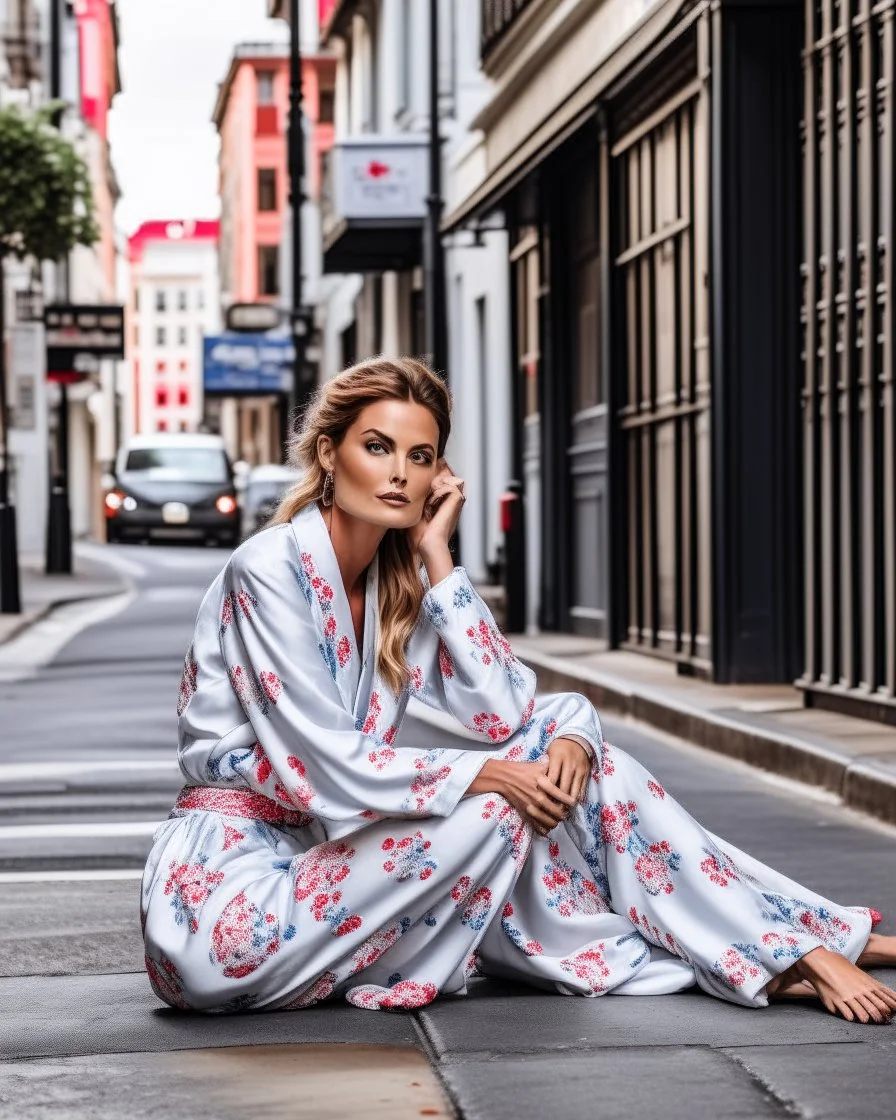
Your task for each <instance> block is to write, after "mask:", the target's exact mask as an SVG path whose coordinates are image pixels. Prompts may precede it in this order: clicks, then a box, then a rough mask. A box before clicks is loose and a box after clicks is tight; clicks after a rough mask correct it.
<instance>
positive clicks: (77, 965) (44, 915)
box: [0, 879, 143, 976]
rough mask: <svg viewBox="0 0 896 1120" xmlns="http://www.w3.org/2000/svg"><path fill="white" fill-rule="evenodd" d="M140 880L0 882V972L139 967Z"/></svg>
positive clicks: (82, 971)
mask: <svg viewBox="0 0 896 1120" xmlns="http://www.w3.org/2000/svg"><path fill="white" fill-rule="evenodd" d="M139 907H140V883H139V881H138V880H135V879H132V880H126V881H123V882H121V881H111V882H102V881H100V882H81V883H77V882H69V883H66V882H56V883H3V884H0V976H31V975H36V974H38V973H42V974H45V975H48V976H61V975H68V974H71V975H76V974H78V973H80V974H82V975H86V974H88V973H102V972H110V973H115V972H143V938H142V937H141V935H140V918H139Z"/></svg>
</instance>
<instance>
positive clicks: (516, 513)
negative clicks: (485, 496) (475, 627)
mask: <svg viewBox="0 0 896 1120" xmlns="http://www.w3.org/2000/svg"><path fill="white" fill-rule="evenodd" d="M499 502H500V510H501V532H502V533H503V534H504V599H505V610H506V624H505V625H506V629H507V630H508V632H510V633H512V634H521V633H523V632H524V631H525V629H526V532H525V522H524V520H523V485H522V483H521V482H520V481H519V480H518V479H515V478H512V479H511V480H510V482H508V483H507V489H506V490H505V491H504V493H503V494H502V495H501V496H500V498H499Z"/></svg>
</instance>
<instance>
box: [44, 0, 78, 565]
mask: <svg viewBox="0 0 896 1120" xmlns="http://www.w3.org/2000/svg"><path fill="white" fill-rule="evenodd" d="M61 3H62V0H50V97H51V99H52V100H53V101H58V100H59V98H60V97H61V95H62V28H61ZM53 123H54V124H55V125H56V127H57V128H59V127H60V126H61V124H62V110H61V109H60V111H59V112H58V113H56V114H55V115H54V118H53ZM60 272H61V274H62V280H63V285H64V287H63V293H64V296H65V298H66V299H68V262H67V260H64V259H63V260H60V261H57V262H56V275H57V277H58V276H59V275H60ZM57 298H58V293H57ZM59 389H60V394H59V407H58V409H57V413H56V456H55V468H56V469H55V471H54V472H53V477H52V479H51V481H50V502H49V507H48V509H47V555H46V571H47V572H48V573H53V574H63V575H69V574H70V573H71V570H72V513H71V508H70V506H69V500H68V389H67V388H66V386H65V385H64V384H62V385H60V386H59Z"/></svg>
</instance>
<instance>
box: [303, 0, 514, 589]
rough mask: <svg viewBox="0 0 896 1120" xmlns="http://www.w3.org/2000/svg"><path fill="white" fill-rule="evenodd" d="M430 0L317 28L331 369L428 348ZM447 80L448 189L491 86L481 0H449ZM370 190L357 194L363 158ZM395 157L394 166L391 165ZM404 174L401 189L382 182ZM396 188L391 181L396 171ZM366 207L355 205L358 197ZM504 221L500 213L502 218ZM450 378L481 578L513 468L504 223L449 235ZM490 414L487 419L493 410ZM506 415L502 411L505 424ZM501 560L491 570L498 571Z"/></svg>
mask: <svg viewBox="0 0 896 1120" xmlns="http://www.w3.org/2000/svg"><path fill="white" fill-rule="evenodd" d="M428 8H429V6H428V5H427V4H425V3H423V2H422V0H421V2H412V3H409V2H402V0H374V2H370V3H357V2H351V0H341V2H338V3H335V4H331V5H329V9H330V10H329V11H328V13H327V18H326V19H325V20H324V22H323V26H322V29H321V34H322V39H323V42H324V44H325V45H326V46H328V47H330V48H332V49H334V50H335V51H336V53H337V55H338V59H339V61H338V64H337V71H336V138H335V146H334V150H333V153H332V155H331V158H330V160H329V166H328V168H327V175H328V182H325V187H324V214H323V249H324V253H323V260H324V271H325V273H327V274H333V273H340V272H341V273H343V274H344V276H343V279H342V280H341V282H340V283H338V284H336V285H335V286H333V287H332V288H330V289H329V290H325V291H324V292H323V300H322V302H321V303H320V304H319V308H318V321H319V325H320V326H321V329H322V349H323V359H322V368H323V370H324V371H325V372H326V373H329V374H330V375H332V374H334V373H335V372H337V371H338V370H339V369H341V368H343V367H344V366H345V365H347V364H349V363H351V362H353V361H355V360H358V359H360V358H363V357H365V356H367V355H371V354H376V353H383V354H411V355H415V356H424V357H425V354H424V351H425V329H424V313H423V308H424V293H423V267H422V266H423V216H424V214H425V210H426V202H425V200H426V195H427V194H428V190H429V184H428V178H427V134H428V130H429V108H428V50H427V44H428V35H429V16H428ZM440 18H441V25H440V35H439V40H440V42H439V51H440V57H439V69H440V74H439V89H440V109H441V124H440V128H441V135H442V138H443V153H444V160H443V193H444V195H445V196H446V199H450V198H451V197H452V195H453V194H454V193H456V192H454V190H453V187H452V184H451V177H452V174H453V167H454V165H455V163H456V161H457V160H458V158H460V157H462V156H463V154H464V151H465V149H466V148H467V147H468V146H469V143H470V138H469V134H468V125H469V122H470V120H471V119H472V118H473V116H474V115H475V113H476V112H477V111H478V110H479V108H480V107H481V106H482V105H483V104H484V102H485V101H486V99H487V96H488V87H487V83H486V80H485V79H484V77H483V75H482V74H481V72H480V70H479V55H478V43H479V18H480V5H479V3H478V0H440ZM371 167H373V168H375V169H376V174H377V176H379V181H378V183H377V184H371V183H367V184H365V189H366V187H374V188H375V189H371V190H367V193H366V196H365V199H364V200H363V201H361V203H360V208H357V207H358V204H359V199H358V197H357V196H353V195H352V190H353V186H352V184H353V183H354V184H356V183H358V182H359V181H361V180H363V179H364V177H365V175H366V173H367V172H366V169H369V168H371ZM384 168H385V169H386V171H385V172H384V171H383V169H384ZM399 174H400V176H401V182H400V184H399V183H398V182H396V189H395V190H394V191H392V194H391V198H392V199H393V200H398V206H397V207H396V206H395V205H394V204H393V203H390V202H388V201H386V200H387V198H388V197H389V192H388V191H383V190H381V189H379V188H381V187H382V186H383V185H385V184H386V183H387V181H388V180H389V178H390V175H394V176H396V177H397V176H398V175H399ZM388 185H389V186H390V187H391V182H389V183H388ZM353 206H354V207H356V208H355V209H354V210H353V209H352V207H353ZM493 224H497V225H500V222H497V223H494V222H493ZM446 288H447V304H448V309H447V314H448V323H449V338H448V348H449V369H448V374H449V384H450V387H451V391H452V394H453V397H454V404H455V410H454V421H453V423H454V427H453V432H452V437H451V441H450V443H449V445H448V450H447V457H448V460H449V462H450V463H451V466H452V468H453V469H454V470H455V471H456V472H457V473H459V474H461V475H463V477H464V478H465V479H466V480H467V494H468V495H469V499H468V501H467V505H466V508H465V513H464V519H463V523H462V526H461V528H462V532H461V548H462V559H463V563H464V565H465V566H466V567H467V569H468V570H469V571H470V573H471V575H472V577H473V578H474V579H476V580H480V581H483V580H485V579H487V578H488V577H489V574H490V568H491V566H492V565H494V564H495V562H496V561H497V560H498V558H499V547H500V545H501V533H500V531H499V520H498V498H499V495H500V494H501V493H502V491H504V489H505V488H506V484H507V481H508V479H509V478H510V464H511V458H510V425H509V424H504V423H501V422H500V418H501V417H503V416H505V415H506V414H507V412H508V410H509V405H510V361H511V356H510V335H509V326H508V324H509V303H508V299H509V297H508V275H507V239H506V234H505V233H504V231H503V230H501V229H492V230H490V231H484V232H482V233H481V234H480V235H478V236H477V237H474V236H473V234H471V233H467V232H465V233H463V234H459V235H458V236H457V237H456V238H455V239H454V240H453V241H449V242H446ZM489 417H491V418H492V419H491V421H490V422H488V423H487V418H489ZM496 418H497V419H498V421H499V422H497V423H496V422H495V420H496ZM492 570H493V569H492Z"/></svg>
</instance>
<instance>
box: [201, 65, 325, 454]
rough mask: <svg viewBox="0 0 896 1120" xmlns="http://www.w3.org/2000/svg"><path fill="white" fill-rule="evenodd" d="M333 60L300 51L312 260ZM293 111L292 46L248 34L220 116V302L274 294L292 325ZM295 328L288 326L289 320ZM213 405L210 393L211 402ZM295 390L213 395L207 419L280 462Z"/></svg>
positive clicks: (241, 445) (247, 448)
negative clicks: (290, 140) (290, 126)
mask: <svg viewBox="0 0 896 1120" xmlns="http://www.w3.org/2000/svg"><path fill="white" fill-rule="evenodd" d="M334 68H335V64H334V61H333V59H331V58H327V57H321V56H318V55H310V56H306V57H304V58H303V72H302V92H303V110H304V116H305V120H306V148H307V151H306V167H307V174H306V180H305V192H306V195H307V197H308V199H309V205H307V206H306V207H305V208H304V213H303V217H304V218H305V221H304V222H303V234H304V238H305V242H306V245H307V248H308V252H307V253H303V255H304V256H305V258H306V261H309V262H313V261H315V260H317V259H319V242H320V235H319V232H318V231H317V229H316V227H317V224H318V223H317V222H316V221H315V213H314V208H315V207H316V202H317V198H318V196H319V191H320V181H319V168H320V164H321V153H322V152H323V151H326V150H328V149H329V147H330V145H331V144H332V127H333V126H332V115H333V114H332V103H333V81H334ZM288 110H289V56H288V48H287V47H286V46H285V45H284V44H279V43H244V44H241V45H240V46H238V47H237V48H236V50H235V52H234V55H233V58H232V60H231V63H230V68H229V70H228V72H227V76H226V77H225V79H224V81H223V83H222V84H221V86H220V89H219V92H218V98H217V102H216V105H215V110H214V116H213V119H214V122H215V125H216V127H217V129H218V131H219V133H220V136H221V149H220V156H219V168H220V180H219V181H220V197H221V241H220V249H219V260H220V283H221V301H222V308H223V309H224V310H226V308H227V307H229V306H230V305H231V304H234V303H270V304H273V305H275V306H276V307H278V308H279V309H280V310H281V312H282V316H281V317H282V319H283V322H284V325H286V324H288V321H289V320H288V314H287V312H288V309H289V307H290V306H291V300H292V291H291V281H290V277H291V260H290V259H289V248H288V247H289V244H290V240H291V239H290V229H291V225H290V201H289V190H290V184H289V176H288V161H287V144H286V135H287V122H288ZM304 271H305V274H306V279H307V280H308V281H309V282H310V285H312V287H309V284H306V289H308V290H306V291H305V292H304V295H305V298H306V300H311V301H313V298H314V295H315V292H314V290H313V284H314V282H315V281H316V279H317V275H318V274H319V268H317V269H315V268H313V267H312V268H311V273H312V274H311V275H310V276H308V271H309V270H308V267H307V266H306V268H305V270H304ZM287 329H288V328H287ZM313 380H316V371H315V376H314V378H313ZM210 404H211V402H210ZM288 409H289V398H288V397H287V396H286V395H285V394H278V395H275V396H268V397H252V396H245V397H240V398H236V397H235V398H225V399H223V400H221V401H220V402H215V407H214V410H213V411H212V412H210V413H209V420H210V422H212V423H217V424H218V425H219V426H220V428H221V430H222V431H223V432H225V433H227V432H230V431H233V432H235V433H236V436H235V438H236V443H237V444H238V447H234V453H236V452H237V451H238V458H240V459H243V460H245V461H246V462H249V463H252V464H256V463H267V462H279V461H280V460H281V458H282V455H283V442H284V439H285V436H286V432H287V412H288Z"/></svg>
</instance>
